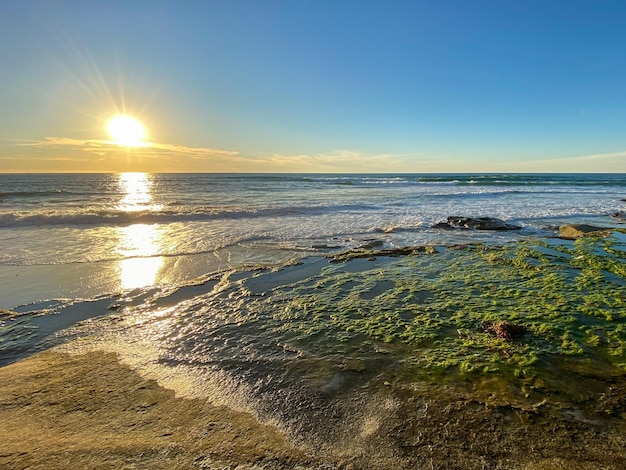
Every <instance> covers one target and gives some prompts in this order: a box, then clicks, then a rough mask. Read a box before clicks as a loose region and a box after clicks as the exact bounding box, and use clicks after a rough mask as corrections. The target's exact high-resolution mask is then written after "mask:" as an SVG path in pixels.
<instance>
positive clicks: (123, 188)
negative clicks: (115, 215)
mask: <svg viewBox="0 0 626 470" xmlns="http://www.w3.org/2000/svg"><path fill="white" fill-rule="evenodd" d="M152 183H153V181H152V175H149V174H147V173H120V175H119V181H118V184H119V187H120V192H121V193H122V194H123V197H122V199H120V202H119V204H118V206H117V208H118V209H119V210H121V211H124V212H136V211H140V210H148V209H156V208H158V207H157V206H156V205H154V204H153V203H152V202H153V201H152Z"/></svg>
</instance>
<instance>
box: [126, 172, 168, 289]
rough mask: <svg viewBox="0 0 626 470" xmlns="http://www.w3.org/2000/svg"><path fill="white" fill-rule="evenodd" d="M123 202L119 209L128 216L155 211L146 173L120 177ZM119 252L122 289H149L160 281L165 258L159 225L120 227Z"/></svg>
mask: <svg viewBox="0 0 626 470" xmlns="http://www.w3.org/2000/svg"><path fill="white" fill-rule="evenodd" d="M119 186H120V190H121V193H122V194H121V196H122V197H121V199H120V202H119V205H118V208H119V209H120V210H123V211H125V212H136V211H140V210H147V209H153V208H155V206H154V205H152V193H151V187H152V180H151V177H150V175H147V174H145V173H122V174H120V177H119ZM120 232H121V233H120V237H119V239H120V242H119V244H118V247H117V252H118V253H119V254H120V255H122V256H123V257H124V259H122V260H121V261H120V262H119V271H120V284H121V287H122V289H134V288H137V287H147V286H150V285H152V284H154V283H155V282H156V281H157V278H158V274H159V270H160V269H161V267H162V265H163V258H162V257H161V256H159V253H160V248H161V245H162V240H161V232H160V231H159V230H158V226H157V225H156V224H133V225H129V226H127V227H120Z"/></svg>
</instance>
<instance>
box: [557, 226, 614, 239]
mask: <svg viewBox="0 0 626 470" xmlns="http://www.w3.org/2000/svg"><path fill="white" fill-rule="evenodd" d="M606 230H608V229H607V228H605V227H596V226H594V225H587V224H567V225H561V226H560V227H559V236H560V237H562V238H578V237H583V236H585V235H586V234H589V233H594V232H604V231H606ZM599 234H600V233H598V235H599Z"/></svg>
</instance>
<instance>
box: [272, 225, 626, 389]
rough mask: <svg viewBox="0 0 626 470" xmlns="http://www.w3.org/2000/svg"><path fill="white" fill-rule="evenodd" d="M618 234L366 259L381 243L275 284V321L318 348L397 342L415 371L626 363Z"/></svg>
mask: <svg viewBox="0 0 626 470" xmlns="http://www.w3.org/2000/svg"><path fill="white" fill-rule="evenodd" d="M614 245H615V242H614V240H612V239H611V237H609V238H597V237H596V238H592V237H585V238H582V239H580V240H576V241H574V242H570V241H558V242H553V241H550V242H547V241H542V240H533V241H525V242H519V243H515V244H511V245H506V246H502V247H486V246H482V245H469V246H466V247H463V249H458V247H457V249H443V248H439V249H438V250H430V249H428V250H425V249H421V250H418V249H406V250H404V252H403V253H402V255H403V256H400V257H395V256H396V253H394V254H393V256H394V257H393V258H387V259H385V262H384V263H383V264H381V263H377V262H368V261H366V259H374V258H376V257H380V256H385V254H384V253H381V252H370V253H369V255H367V253H365V252H363V250H360V251H359V252H358V253H353V254H343V255H340V256H336V257H335V258H334V261H335V263H333V264H329V265H328V266H327V267H325V268H324V269H323V270H322V272H321V273H319V275H316V276H313V277H311V278H308V279H305V280H302V281H300V282H297V283H294V284H292V285H289V286H283V287H280V288H278V289H276V290H275V291H274V302H273V303H272V306H273V308H274V310H273V312H272V314H271V315H272V318H273V320H275V321H276V324H275V326H274V327H273V331H274V332H275V333H279V334H282V335H286V337H285V338H286V339H287V340H288V341H292V342H295V343H297V344H298V346H299V347H301V348H304V349H305V350H308V351H310V352H312V353H315V351H316V350H318V351H319V350H324V351H326V352H329V353H335V354H337V355H342V354H350V352H351V351H354V348H355V347H356V345H360V347H361V349H362V348H363V345H366V346H370V347H371V348H376V347H377V345H379V344H387V345H390V346H394V347H395V348H396V349H395V353H396V354H397V355H398V357H401V361H400V362H401V363H402V365H403V366H402V367H404V368H405V369H406V370H405V371H404V373H407V374H410V373H415V374H419V373H438V372H439V373H443V372H445V373H450V372H457V373H460V374H472V373H476V372H480V373H495V372H498V373H510V374H512V375H515V376H523V377H536V376H538V375H540V374H542V368H544V365H545V358H546V357H548V356H549V357H551V358H557V359H558V360H559V361H581V360H582V361H593V362H595V363H597V364H601V365H603V367H605V369H606V370H612V371H614V370H615V368H616V367H618V368H621V369H622V370H626V326H625V320H626V308H625V307H626V271H625V270H624V264H623V261H622V260H623V257H624V252H623V251H620V250H618V249H615V247H614ZM437 251H438V252H437ZM426 254H429V256H426ZM355 262H360V263H361V264H359V266H358V269H353V266H351V263H355ZM368 263H369V264H370V265H371V266H368ZM496 320H502V321H507V322H511V323H515V324H519V325H522V326H523V327H525V328H526V329H527V333H526V334H525V335H524V337H522V338H520V339H518V340H514V341H507V340H504V339H502V338H498V337H494V336H493V335H490V334H488V333H486V332H485V331H482V330H481V328H480V325H481V324H482V323H483V322H486V321H496ZM552 362H554V361H552ZM407 371H411V372H407Z"/></svg>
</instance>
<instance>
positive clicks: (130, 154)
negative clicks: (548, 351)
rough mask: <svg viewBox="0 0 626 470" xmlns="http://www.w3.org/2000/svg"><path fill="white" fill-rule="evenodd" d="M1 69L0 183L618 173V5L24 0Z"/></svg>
mask: <svg viewBox="0 0 626 470" xmlns="http://www.w3.org/2000/svg"><path fill="white" fill-rule="evenodd" d="M0 63H1V64H2V67H0V171H262V172H282V171H290V172H310V171H314V172H329V171H330V172H358V171H363V172H431V171H436V172H457V171H470V172H482V171H565V172H570V171H619V172H626V2H623V1H609V0H607V1H591V0H590V1H577V0H567V1H556V0H554V1H550V0H543V1H533V0H529V1H504V0H500V1H480V0H477V1H471V2H468V1H445V0H442V1H437V2H435V1H428V2H426V1H384V2H383V1H376V2H374V1H367V0H361V1H348V0H343V1H342V0H334V1H326V0H316V1H298V0H282V1H278V0H276V1H270V0H265V1H264V0H256V1H254V0H250V1H239V0H228V1H210V0H207V1H190V0H187V1H156V0H153V1H138V0H137V1H132V0H131V1H89V2H84V1H29V0H23V1H19V2H3V5H2V6H1V8H0ZM121 112H123V113H127V114H130V115H133V116H135V117H137V118H139V119H140V120H141V121H142V122H143V123H144V124H145V125H146V126H147V128H148V133H149V140H150V142H151V143H152V144H151V145H149V146H144V147H141V148H123V147H119V146H116V145H112V144H111V143H110V142H108V143H107V141H106V139H107V136H106V132H105V127H106V120H107V119H108V118H109V117H110V116H112V115H114V114H117V113H121Z"/></svg>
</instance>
